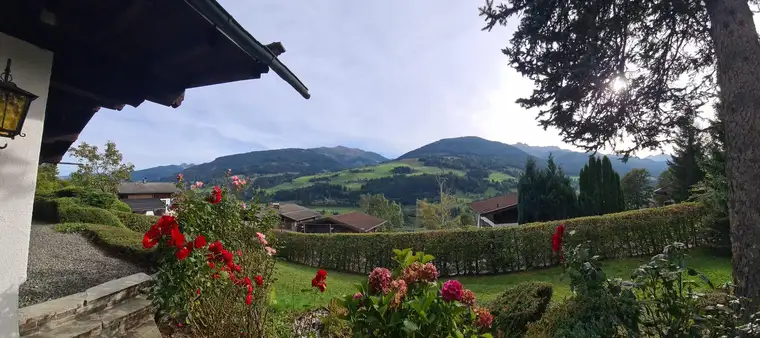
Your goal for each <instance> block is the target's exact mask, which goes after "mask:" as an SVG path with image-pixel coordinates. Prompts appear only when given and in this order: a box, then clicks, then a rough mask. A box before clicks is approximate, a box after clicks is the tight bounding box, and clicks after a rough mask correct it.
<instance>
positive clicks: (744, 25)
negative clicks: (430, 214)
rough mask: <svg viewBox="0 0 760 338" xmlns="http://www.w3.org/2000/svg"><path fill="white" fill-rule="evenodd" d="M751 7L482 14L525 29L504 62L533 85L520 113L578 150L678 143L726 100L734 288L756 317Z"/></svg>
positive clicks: (757, 73)
mask: <svg viewBox="0 0 760 338" xmlns="http://www.w3.org/2000/svg"><path fill="white" fill-rule="evenodd" d="M751 4H757V1H755V0H752V1H749V0H706V1H683V0H678V1H627V0H606V1H585V0H567V1H527V0H501V1H499V2H498V3H496V4H494V1H492V0H486V5H485V6H483V7H481V8H480V13H481V15H482V16H484V17H485V19H486V27H485V28H484V29H488V30H490V29H491V28H493V27H494V26H496V25H504V26H506V25H507V24H509V25H510V26H513V27H516V31H515V32H514V34H511V40H510V42H509V45H508V46H506V47H505V48H503V49H502V51H503V53H504V54H505V55H506V56H507V58H508V62H509V64H510V65H511V66H513V67H514V68H515V70H517V72H518V73H520V74H521V75H522V76H524V77H526V78H529V79H532V80H533V82H534V90H533V92H532V93H531V94H530V96H529V97H525V98H521V99H520V100H518V102H519V103H520V104H521V105H522V106H523V107H524V108H526V109H531V108H535V109H536V110H538V121H539V123H540V124H541V125H542V126H543V127H544V128H547V127H554V128H557V130H559V132H560V134H561V136H562V138H563V140H564V141H565V142H568V143H572V144H573V145H576V146H578V147H581V148H584V149H586V150H589V151H592V150H598V149H602V148H605V147H606V146H611V147H613V149H614V150H616V151H619V152H623V153H624V154H633V153H634V152H635V151H637V150H641V149H655V148H657V147H659V146H661V145H663V144H665V143H668V142H670V141H671V131H672V130H673V128H675V127H676V123H677V121H678V117H680V116H683V115H684V113H685V112H687V111H688V110H689V109H699V108H700V107H702V106H704V104H705V102H709V100H710V99H711V98H713V97H718V98H719V99H720V102H721V105H722V107H721V109H719V111H720V114H721V118H722V119H723V122H724V125H725V127H724V128H725V132H726V178H727V181H728V186H729V191H730V194H729V199H730V201H729V206H730V208H729V210H730V211H729V214H730V219H731V241H732V250H733V259H732V265H733V275H734V285H735V286H736V294H737V295H738V296H740V297H746V298H749V299H750V300H751V302H750V307H749V309H748V311H747V313H754V310H755V309H757V308H758V306H760V245H756V243H758V242H760V226H757V225H758V224H760V203H757V201H760V170H757V168H758V166H759V165H760V113H758V112H760V95H757V93H760V67H759V66H758V60H760V58H759V57H760V38H759V36H758V32H757V29H756V25H755V22H754V18H753V12H752V8H751V7H750V5H751ZM518 21H519V24H515V23H517V22H518ZM684 79H689V80H688V81H684ZM621 138H625V139H626V140H627V141H629V142H628V143H626V144H621V143H620V142H617V141H619V140H620V139H621Z"/></svg>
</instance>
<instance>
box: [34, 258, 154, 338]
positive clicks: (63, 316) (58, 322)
mask: <svg viewBox="0 0 760 338" xmlns="http://www.w3.org/2000/svg"><path fill="white" fill-rule="evenodd" d="M152 281H153V279H152V278H151V277H150V276H148V275H146V274H144V273H138V274H134V275H131V276H127V277H124V278H119V279H115V280H112V281H109V282H106V283H103V284H100V285H97V286H94V287H91V288H89V289H87V290H86V291H84V292H80V293H77V294H73V295H69V296H66V297H63V298H59V299H54V300H51V301H48V302H44V303H40V304H35V305H31V306H27V307H25V308H22V309H19V334H20V335H21V337H26V336H31V335H33V334H35V333H37V332H43V331H50V330H53V329H56V328H58V327H63V326H66V325H65V324H67V323H69V322H72V321H75V320H77V321H80V322H86V321H87V320H86V318H87V317H88V316H89V315H91V314H99V313H101V312H102V311H104V310H108V309H111V308H114V307H115V306H117V305H119V304H121V303H124V302H125V301H129V300H132V299H135V297H138V295H140V294H142V293H143V291H145V289H146V288H147V287H149V286H150V284H151V283H152ZM85 326H86V325H85ZM72 337H76V336H72Z"/></svg>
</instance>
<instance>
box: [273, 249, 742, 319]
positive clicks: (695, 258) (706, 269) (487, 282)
mask: <svg viewBox="0 0 760 338" xmlns="http://www.w3.org/2000/svg"><path fill="white" fill-rule="evenodd" d="M649 259H650V258H649V257H637V258H628V259H619V260H609V261H604V262H601V266H602V267H603V269H604V271H605V272H606V273H607V275H608V277H609V278H622V279H628V278H630V276H631V273H632V272H633V271H634V269H636V268H637V267H639V266H641V265H642V264H645V263H647V262H648V261H649ZM687 265H688V266H689V267H691V268H694V269H695V270H697V271H699V272H701V273H702V274H704V275H705V276H707V277H708V278H709V279H710V281H712V282H713V284H714V285H715V286H719V285H721V284H724V283H726V282H730V281H731V259H730V257H716V256H715V255H713V254H711V253H710V252H708V251H706V250H695V251H692V252H691V253H690V259H689V261H688V262H687ZM317 270H319V269H317V268H313V267H310V266H305V265H300V264H295V263H290V262H287V261H282V260H280V261H278V262H277V271H276V273H275V278H276V281H275V286H274V291H273V306H274V307H275V308H276V309H278V310H301V309H304V308H310V307H315V306H323V305H326V304H327V303H328V302H329V300H330V299H332V298H333V297H338V296H342V295H348V294H354V293H355V292H356V288H355V287H354V284H355V283H360V282H362V281H365V280H366V278H367V276H366V275H359V274H353V273H344V272H338V271H330V270H328V279H327V285H328V287H327V290H325V292H324V293H321V294H315V293H313V292H308V293H304V292H301V290H303V289H310V288H311V285H310V281H311V279H312V278H314V275H315V274H316V272H317ZM695 278H697V277H695ZM457 279H458V280H459V281H460V282H462V284H463V285H464V287H465V288H468V289H471V290H472V291H473V292H475V294H476V295H477V299H478V301H481V302H488V301H491V300H493V299H494V298H495V297H496V296H498V295H499V294H500V293H501V292H503V291H504V290H505V289H506V288H507V287H510V286H513V285H515V284H518V283H521V282H527V281H542V282H549V283H551V284H552V285H554V296H553V297H552V301H555V302H556V301H560V300H562V299H564V298H565V297H568V296H570V286H569V280H568V278H567V277H566V276H565V275H564V274H563V271H562V268H561V267H553V268H549V269H539V270H531V271H525V272H520V273H510V274H503V275H486V276H462V277H459V278H457Z"/></svg>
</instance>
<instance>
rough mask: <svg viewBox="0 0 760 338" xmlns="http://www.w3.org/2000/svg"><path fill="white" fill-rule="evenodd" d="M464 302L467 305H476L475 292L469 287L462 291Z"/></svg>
mask: <svg viewBox="0 0 760 338" xmlns="http://www.w3.org/2000/svg"><path fill="white" fill-rule="evenodd" d="M462 304H464V305H467V306H473V305H475V293H474V292H472V290H470V289H467V290H464V291H463V292H462Z"/></svg>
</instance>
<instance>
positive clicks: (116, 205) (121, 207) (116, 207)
mask: <svg viewBox="0 0 760 338" xmlns="http://www.w3.org/2000/svg"><path fill="white" fill-rule="evenodd" d="M110 209H111V210H112V211H116V212H127V213H132V208H131V207H130V206H129V204H127V203H124V202H122V201H119V200H116V201H114V202H113V204H111V208H110Z"/></svg>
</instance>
